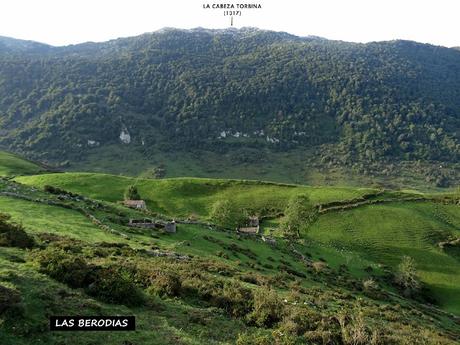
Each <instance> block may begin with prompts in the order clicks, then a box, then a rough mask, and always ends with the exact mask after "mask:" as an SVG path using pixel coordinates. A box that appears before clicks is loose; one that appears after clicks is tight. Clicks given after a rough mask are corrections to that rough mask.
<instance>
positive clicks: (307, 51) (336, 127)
mask: <svg viewBox="0 0 460 345" xmlns="http://www.w3.org/2000/svg"><path fill="white" fill-rule="evenodd" d="M9 42H10V43H9V46H10V47H14V44H12V43H11V40H10V41H9ZM17 46H19V47H21V46H23V42H22V41H21V42H19V43H18V44H17ZM26 46H27V49H19V48H18V49H16V50H14V49H13V50H11V49H9V50H6V51H5V50H4V49H1V47H0V115H1V121H0V130H2V133H4V135H2V137H1V138H0V144H1V145H3V146H6V147H9V148H11V149H12V150H15V152H20V153H24V154H27V155H31V156H34V157H41V158H42V159H47V160H53V161H58V162H60V163H66V164H69V163H70V164H72V163H73V162H80V161H81V160H85V159H86V158H87V157H88V154H90V153H94V154H95V156H96V157H93V158H94V160H93V162H94V161H97V158H98V155H99V153H100V152H101V150H103V149H104V148H106V147H108V146H111V147H113V145H118V146H127V147H129V148H130V152H131V154H130V155H128V157H137V156H140V157H141V158H139V159H136V160H133V161H131V162H130V164H133V165H134V164H135V163H136V162H139V161H142V160H143V159H147V160H151V161H154V160H155V155H157V154H165V153H171V152H173V153H174V152H177V153H180V154H184V153H187V154H188V155H190V154H194V153H199V152H201V153H203V152H204V153H206V152H211V153H214V154H225V153H228V152H237V153H238V154H237V156H240V157H242V159H243V160H249V161H250V162H252V163H253V164H254V165H257V162H258V161H259V160H260V159H259V157H257V155H256V154H255V153H254V152H252V151H251V150H252V149H253V150H255V152H257V151H260V150H263V149H266V150H269V151H272V152H290V151H291V150H293V149H299V150H301V151H305V152H314V154H313V155H312V157H315V158H316V159H315V160H314V162H309V164H308V165H311V163H316V164H320V165H321V166H323V167H324V166H326V167H330V166H346V167H349V168H352V169H353V170H354V171H355V173H360V174H362V175H372V174H383V175H385V174H387V175H398V174H400V172H398V171H396V170H395V168H394V166H393V165H397V163H398V162H400V161H409V162H412V163H414V164H415V163H417V164H422V165H423V164H428V165H429V167H430V169H429V170H430V171H428V172H427V173H426V175H427V176H426V177H427V181H428V182H429V183H432V184H436V185H439V186H441V187H442V186H447V185H449V184H451V183H453V182H454V181H455V178H456V177H455V176H457V175H452V174H451V172H450V170H449V169H454V170H455V171H456V172H457V173H458V166H456V164H458V161H459V157H460V156H459V155H460V142H459V137H458V133H459V128H460V125H459V123H460V122H459V121H460V115H459V114H460V103H459V99H460V94H459V91H458V90H460V52H459V51H458V50H456V49H450V48H444V47H436V46H431V45H426V44H419V43H415V42H409V41H391V42H374V43H369V44H355V43H346V42H336V41H328V40H324V39H318V38H300V37H296V36H293V35H289V34H286V33H277V32H271V31H263V30H257V29H251V28H245V29H241V30H236V29H229V30H206V29H195V30H178V29H165V30H161V31H158V32H155V33H151V34H145V35H141V36H138V37H131V38H123V39H117V40H112V41H109V42H105V43H88V44H81V45H75V46H69V47H51V48H49V49H44V48H43V47H41V46H39V47H37V49H34V48H33V46H31V45H30V44H27V45H26ZM248 150H249V152H248ZM240 153H241V154H240ZM267 159H268V160H270V155H269V154H268V158H267ZM420 162H421V163H420ZM90 163H91V162H90ZM306 164H307V163H306ZM449 164H451V165H452V164H453V165H454V166H453V167H452V166H450V165H449ZM440 165H441V166H443V168H442V169H440V168H439V166H440ZM411 170H413V171H416V170H417V168H415V167H413V168H412V169H411Z"/></svg>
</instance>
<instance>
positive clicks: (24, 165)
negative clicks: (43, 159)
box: [0, 151, 44, 176]
mask: <svg viewBox="0 0 460 345" xmlns="http://www.w3.org/2000/svg"><path fill="white" fill-rule="evenodd" d="M43 170H44V169H43V168H42V167H40V166H38V165H37V164H35V163H32V162H30V161H27V160H25V159H23V158H21V157H19V156H16V155H14V154H12V153H8V152H4V151H0V176H12V175H23V174H37V173H39V172H40V171H43Z"/></svg>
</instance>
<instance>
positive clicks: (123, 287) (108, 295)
mask: <svg viewBox="0 0 460 345" xmlns="http://www.w3.org/2000/svg"><path fill="white" fill-rule="evenodd" d="M90 281H91V283H90V284H89V285H88V286H87V287H86V288H85V291H86V293H87V294H88V295H90V296H94V297H96V298H98V299H100V300H102V301H104V302H109V303H119V304H125V305H132V306H136V305H140V304H142V302H143V301H144V299H143V296H142V293H141V292H140V291H139V289H138V288H137V286H136V285H134V283H133V282H132V280H131V279H130V277H129V276H128V275H127V274H124V273H122V272H118V270H117V269H116V268H113V267H97V268H96V270H95V271H94V272H92V273H91V278H90Z"/></svg>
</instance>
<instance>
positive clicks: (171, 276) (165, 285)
mask: <svg viewBox="0 0 460 345" xmlns="http://www.w3.org/2000/svg"><path fill="white" fill-rule="evenodd" d="M181 288H182V282H181V280H180V279H179V276H178V275H177V274H176V273H174V272H166V271H157V272H154V273H153V274H152V275H151V276H150V286H149V287H148V288H147V292H148V293H150V294H153V295H158V296H160V297H164V296H168V297H172V296H178V295H179V294H180V291H181Z"/></svg>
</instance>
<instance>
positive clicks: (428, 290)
mask: <svg viewBox="0 0 460 345" xmlns="http://www.w3.org/2000/svg"><path fill="white" fill-rule="evenodd" d="M8 174H9V175H10V176H12V175H20V174H16V173H15V171H12V172H10V173H8ZM50 185H51V186H53V187H58V188H60V190H57V191H55V192H49V191H45V190H44V187H45V186H50ZM130 185H135V186H136V187H137V189H138V191H139V193H140V195H141V197H142V198H143V199H144V200H145V201H146V203H147V206H148V208H149V209H150V210H151V211H153V212H154V213H148V212H147V213H144V212H141V211H137V210H132V209H128V208H126V207H124V206H122V205H120V203H119V202H120V201H121V200H122V199H123V194H124V191H125V190H126V188H127V187H128V186H130ZM378 192H379V190H377V189H373V188H356V187H334V186H321V187H319V186H318V187H312V186H305V185H295V184H283V183H272V182H264V181H253V180H228V179H210V178H168V179H149V178H132V177H125V176H117V175H109V174H100V173H44V174H38V175H30V176H16V177H15V178H14V180H9V179H2V180H0V213H1V214H7V215H9V216H10V219H9V220H7V223H5V220H0V232H1V231H5V230H1V229H7V230H8V229H9V225H8V224H19V227H20V228H21V229H24V231H25V233H26V234H27V235H28V236H30V238H32V240H33V241H34V245H33V246H32V247H27V248H22V247H20V246H19V244H15V242H14V241H13V242H11V241H10V242H8V241H6V242H5V239H4V237H2V236H0V287H1V286H3V287H4V288H5V289H7V290H5V289H4V290H1V289H0V344H11V345H16V344H17V345H25V344H29V343H30V340H31V339H34V341H35V342H36V343H42V344H49V345H54V344H78V345H80V344H87V345H89V344H120V345H121V344H123V345H126V344H149V345H150V344H158V345H163V344H172V343H174V344H203V343H209V344H238V345H242V344H244V345H246V344H248V345H249V344H254V345H261V344H280V345H288V344H289V345H291V344H310V343H311V344H363V345H364V344H371V343H377V344H409V343H410V344H456V339H458V338H459V337H460V328H459V325H458V317H459V316H460V299H459V296H460V261H459V257H458V255H457V252H456V251H455V250H447V251H446V250H443V249H441V248H440V247H439V245H438V244H439V243H440V242H441V241H445V240H449V239H455V238H458V237H459V236H460V212H459V205H457V204H455V203H453V202H452V200H454V199H452V196H453V195H452V194H447V193H444V194H426V193H420V192H418V191H416V190H405V191H391V190H388V191H384V192H383V193H381V192H380V193H378ZM376 193H378V194H376ZM303 194H307V195H308V196H309V198H310V200H311V201H312V202H313V203H314V204H317V205H319V204H322V205H325V204H328V203H336V204H337V203H339V204H340V203H342V204H345V205H347V204H354V203H356V201H357V200H364V199H363V197H364V198H370V200H373V201H379V203H375V204H367V205H357V206H355V207H353V208H349V209H337V210H330V211H327V212H324V213H319V214H318V216H317V218H316V219H315V221H314V222H313V223H312V224H311V225H310V226H309V227H308V228H304V230H303V231H302V233H301V237H300V238H299V239H297V240H295V241H292V240H289V239H288V238H286V237H285V236H284V232H283V229H282V228H281V226H280V224H282V221H283V217H284V210H285V208H286V205H287V204H288V201H289V200H290V199H291V198H292V197H293V196H296V195H303ZM445 196H449V197H450V199H445V198H444V197H445ZM414 197H425V199H424V200H420V201H413V200H410V199H413V198H414ZM220 200H232V201H233V202H234V203H235V204H236V205H237V206H238V208H239V209H240V210H247V211H249V213H256V214H259V215H261V216H263V217H264V218H263V219H262V224H261V233H260V234H259V235H257V236H245V235H241V234H238V233H237V232H236V231H229V230H224V229H220V228H219V227H216V226H214V225H212V224H209V222H211V221H212V219H211V218H210V210H211V208H212V205H214V204H215V203H216V202H217V201H220ZM146 216H147V217H163V216H166V217H168V218H169V219H170V218H176V219H185V218H188V217H193V218H195V219H198V220H201V221H202V222H203V223H198V224H182V223H179V224H178V231H177V233H173V234H171V233H167V232H164V231H161V230H152V229H142V228H132V227H129V226H127V222H128V219H130V218H143V217H146ZM91 217H93V218H91ZM265 217H266V218H265ZM5 219H6V218H5ZM94 219H97V220H98V222H99V223H97V222H95V221H94ZM1 222H3V223H1ZM5 224H7V225H5ZM11 229H12V230H11ZM11 229H10V231H13V230H14V229H16V228H15V227H14V226H11ZM14 231H19V230H17V229H16V230H14ZM0 235H1V233H0ZM261 235H265V236H266V235H269V236H271V237H272V238H273V239H274V240H275V243H273V244H269V243H267V242H264V241H263V238H262V236H261ZM6 239H8V237H6ZM2 241H3V242H2ZM2 243H3V244H2ZM454 249H455V248H454ZM403 256H409V257H411V258H413V259H414V263H415V266H416V269H417V277H418V279H420V281H421V283H422V284H423V287H424V288H423V291H424V292H423V293H424V294H425V295H420V296H407V295H405V293H404V292H403V291H402V290H400V289H399V288H398V287H397V286H396V285H395V284H394V278H393V277H394V275H395V274H396V272H397V271H398V265H399V264H400V262H401V260H402V258H403ZM55 270H58V272H59V273H58V274H56V273H55ZM59 270H61V271H59ZM104 272H109V275H108V276H107V275H104V274H105V273H104ZM78 277H86V278H85V279H86V280H87V279H90V280H91V281H92V282H93V283H92V284H90V285H88V283H86V280H84V281H78ZM94 284H99V285H97V286H99V288H98V289H97V290H92V289H91V288H90V286H92V285H94ZM2 291H3V292H2ZM4 291H9V292H8V293H10V294H13V291H15V293H16V294H19V295H20V303H19V304H15V305H12V306H8V305H7V306H8V307H9V308H12V310H13V311H11V312H9V311H8V310H9V309H6V310H7V311H6V312H3V311H2V305H3V304H2V303H6V302H2V301H8V299H7V298H6V297H8V294H7V295H5V296H6V297H2V295H1V294H2V293H4V294H5V292H4ZM107 293H109V294H108V295H107ZM112 296H114V297H113V298H112ZM132 296H138V300H137V302H135V303H134V302H132V303H131V302H129V300H131V298H134V297H132ZM426 296H428V297H429V299H427V297H426ZM2 298H4V299H3V300H2ZM5 298H6V299H5ZM63 301H64V302H63ZM75 314H84V315H114V314H118V315H135V316H136V320H137V325H138V327H137V330H136V331H135V332H132V333H125V332H114V333H107V334H106V335H107V338H106V337H101V336H100V334H101V333H99V332H88V333H77V332H68V333H66V332H49V331H48V330H47V328H48V319H47V315H75ZM18 325H20V326H18ZM356 334H360V338H359V339H358V340H356V339H355V338H353V337H354V336H357V335H356ZM352 339H355V340H352Z"/></svg>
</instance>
